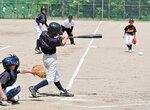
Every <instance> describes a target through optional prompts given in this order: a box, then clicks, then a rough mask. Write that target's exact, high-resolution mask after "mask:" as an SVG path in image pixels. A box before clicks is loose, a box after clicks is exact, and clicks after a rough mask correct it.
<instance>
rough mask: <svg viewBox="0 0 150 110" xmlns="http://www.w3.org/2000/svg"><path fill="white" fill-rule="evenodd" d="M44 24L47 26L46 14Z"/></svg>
mask: <svg viewBox="0 0 150 110" xmlns="http://www.w3.org/2000/svg"><path fill="white" fill-rule="evenodd" d="M45 26H46V27H48V24H47V18H46V16H45Z"/></svg>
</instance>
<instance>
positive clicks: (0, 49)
mask: <svg viewBox="0 0 150 110" xmlns="http://www.w3.org/2000/svg"><path fill="white" fill-rule="evenodd" d="M10 47H11V46H9V45H8V46H6V47H3V48H0V51H2V50H4V49H7V48H10Z"/></svg>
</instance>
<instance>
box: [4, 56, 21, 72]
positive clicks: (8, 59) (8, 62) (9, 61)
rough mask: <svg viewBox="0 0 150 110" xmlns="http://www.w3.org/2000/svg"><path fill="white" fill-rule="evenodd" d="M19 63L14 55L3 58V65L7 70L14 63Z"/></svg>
mask: <svg viewBox="0 0 150 110" xmlns="http://www.w3.org/2000/svg"><path fill="white" fill-rule="evenodd" d="M18 63H19V62H18V60H17V59H16V58H14V57H12V56H9V57H6V58H4V59H3V60H2V64H3V67H4V69H6V70H10V67H11V66H13V65H16V66H17V65H19V64H18Z"/></svg>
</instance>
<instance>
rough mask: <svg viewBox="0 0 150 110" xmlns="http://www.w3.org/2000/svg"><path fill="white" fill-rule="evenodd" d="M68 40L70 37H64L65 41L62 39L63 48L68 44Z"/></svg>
mask: <svg viewBox="0 0 150 110" xmlns="http://www.w3.org/2000/svg"><path fill="white" fill-rule="evenodd" d="M67 40H68V36H63V39H62V43H61V46H64V45H66V43H67Z"/></svg>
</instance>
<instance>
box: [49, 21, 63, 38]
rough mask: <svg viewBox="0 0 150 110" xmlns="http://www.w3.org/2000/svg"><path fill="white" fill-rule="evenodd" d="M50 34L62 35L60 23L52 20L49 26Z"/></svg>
mask: <svg viewBox="0 0 150 110" xmlns="http://www.w3.org/2000/svg"><path fill="white" fill-rule="evenodd" d="M47 30H48V34H49V35H52V36H57V35H62V34H63V33H62V28H61V25H60V24H59V23H56V22H51V23H50V24H49V26H48V29H47Z"/></svg>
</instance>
